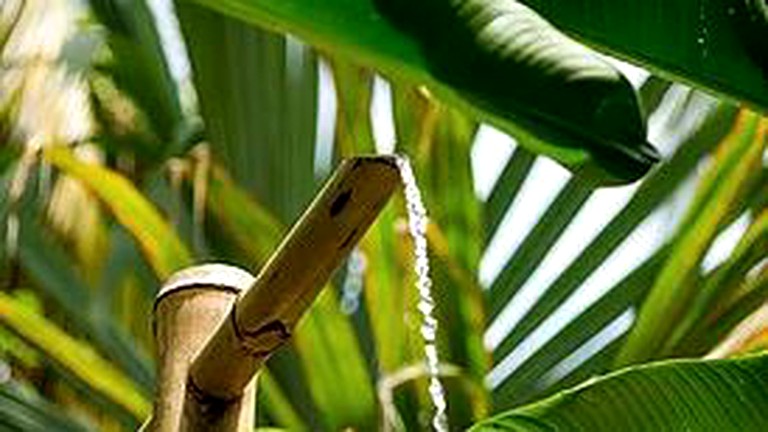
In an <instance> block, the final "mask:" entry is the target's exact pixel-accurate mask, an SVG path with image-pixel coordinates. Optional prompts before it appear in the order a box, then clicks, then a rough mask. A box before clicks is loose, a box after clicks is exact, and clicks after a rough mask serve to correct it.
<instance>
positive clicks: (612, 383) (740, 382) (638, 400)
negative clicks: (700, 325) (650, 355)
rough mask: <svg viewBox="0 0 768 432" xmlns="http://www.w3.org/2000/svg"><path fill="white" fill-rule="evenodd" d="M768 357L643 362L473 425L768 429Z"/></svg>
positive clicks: (532, 428)
mask: <svg viewBox="0 0 768 432" xmlns="http://www.w3.org/2000/svg"><path fill="white" fill-rule="evenodd" d="M766 371H768V356H767V355H765V354H763V355H760V356H755V357H749V358H743V359H738V360H715V361H705V360H677V361H666V362H661V363H655V364H648V365H643V366H637V367H632V368H628V369H625V370H621V371H618V372H616V373H612V374H609V375H607V376H604V377H601V378H597V379H594V380H591V381H588V382H585V383H583V384H581V385H579V386H577V387H575V388H573V389H569V390H566V391H563V392H561V393H558V394H557V395H555V396H552V397H550V398H547V399H545V400H543V401H540V402H535V403H533V404H531V405H526V406H524V407H521V408H518V409H515V410H512V411H508V412H506V413H503V414H500V415H498V416H496V417H493V418H491V419H488V420H485V421H482V422H480V423H478V424H477V425H475V426H474V427H472V429H470V430H471V431H552V430H589V431H596V432H599V431H619V430H628V431H629V430H631V431H658V430H686V431H710V430H717V431H747V430H753V431H758V430H765V429H766V428H768V417H766V416H765V412H766V409H768V373H766Z"/></svg>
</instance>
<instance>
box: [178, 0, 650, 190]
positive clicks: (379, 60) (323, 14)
mask: <svg viewBox="0 0 768 432" xmlns="http://www.w3.org/2000/svg"><path fill="white" fill-rule="evenodd" d="M180 3H181V4H184V5H187V4H190V2H188V1H186V2H180ZM195 3H197V4H201V5H204V6H206V7H208V8H211V9H213V10H216V11H219V12H222V13H224V14H226V15H229V16H231V17H233V18H236V19H239V20H243V21H246V22H248V23H251V24H255V25H258V26H262V27H266V28H268V29H271V30H277V31H283V32H290V33H292V34H294V35H296V36H298V37H300V38H302V39H303V40H305V41H306V42H308V43H311V44H313V45H315V46H318V47H320V48H322V49H324V50H328V51H331V52H334V53H338V54H343V55H345V56H347V57H348V58H354V59H355V61H357V62H359V63H363V64H366V65H371V66H374V67H376V68H377V69H379V70H381V71H383V72H384V73H386V74H387V75H389V76H391V77H393V78H397V79H405V80H406V81H409V82H410V83H413V84H426V85H427V86H428V87H430V89H432V90H433V91H434V92H435V93H436V94H437V95H438V96H439V97H441V98H442V99H445V100H447V101H449V102H451V103H453V104H455V105H457V106H459V107H461V108H463V109H464V110H466V112H468V113H471V114H474V115H475V116H476V117H477V118H478V119H480V120H483V121H487V122H490V123H492V124H494V125H495V126H497V127H499V128H500V129H502V130H505V131H507V132H511V133H513V134H515V135H518V136H521V137H526V139H524V140H523V141H522V142H523V143H524V145H528V146H530V147H531V149H532V150H534V151H535V152H537V153H544V154H546V155H548V156H550V157H553V158H554V159H556V160H557V161H559V162H560V163H562V164H564V165H565V166H568V167H569V168H571V169H573V170H575V171H578V172H581V173H582V174H584V175H585V176H588V177H590V178H594V179H595V180H597V181H598V182H600V183H626V182H630V181H634V180H636V179H637V178H639V177H641V176H642V175H644V174H645V173H646V172H647V171H648V169H649V168H650V167H651V166H652V165H653V164H654V163H655V162H656V160H657V159H658V155H657V154H656V152H655V150H654V149H653V148H652V147H651V146H650V145H649V144H648V143H647V142H646V140H645V124H644V120H643V119H642V115H641V112H640V108H639V106H638V101H637V97H636V95H635V93H634V91H633V90H632V87H631V86H630V84H629V82H628V81H627V80H626V78H624V77H623V76H622V75H621V74H620V73H619V72H618V71H617V70H616V69H614V68H613V67H612V66H610V65H609V64H608V63H606V62H605V61H604V60H602V59H601V58H599V57H598V56H597V55H596V54H594V53H593V52H591V51H590V50H589V49H588V48H585V47H583V46H582V45H580V44H578V43H576V42H574V41H573V40H571V39H569V38H568V37H566V36H564V35H563V34H561V33H560V32H558V31H557V30H556V29H555V28H554V27H552V26H551V25H550V24H549V23H547V22H546V21H545V20H544V19H542V18H541V17H540V16H538V15H537V14H536V13H535V12H534V11H533V10H531V9H529V8H527V7H526V6H524V5H523V4H521V3H518V2H513V1H504V2H497V3H492V2H489V1H486V0H476V1H472V0H470V1H466V2H458V3H461V4H460V5H456V6H455V8H454V6H452V5H455V4H456V3H457V2H440V1H424V2H419V3H413V4H411V3H409V2H402V1H398V0H392V1H386V0H381V1H374V0H366V1H355V0H335V1H333V2H322V3H319V2H313V1H309V0H290V1H285V0H283V1H254V0H235V1H226V2H219V1H209V0H198V1H196V2H195ZM496 16H499V17H500V19H498V20H494V19H493V18H494V17H496ZM342 24H343V25H342ZM518 31H519V33H518ZM446 47H447V49H446Z"/></svg>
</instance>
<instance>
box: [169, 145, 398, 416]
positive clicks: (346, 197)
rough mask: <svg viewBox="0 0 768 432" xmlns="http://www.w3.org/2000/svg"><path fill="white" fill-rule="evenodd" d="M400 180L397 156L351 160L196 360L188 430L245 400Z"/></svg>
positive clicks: (192, 370) (186, 412)
mask: <svg viewBox="0 0 768 432" xmlns="http://www.w3.org/2000/svg"><path fill="white" fill-rule="evenodd" d="M398 184H399V172H398V168H397V165H396V163H395V159H394V157H391V156H380V157H363V158H354V159H350V160H346V161H344V162H343V163H342V164H341V165H340V166H339V168H338V169H337V170H336V172H335V173H334V175H333V176H332V178H331V179H330V180H329V181H328V183H326V185H325V186H324V187H323V189H322V190H321V191H320V193H319V194H318V195H317V197H316V198H315V200H314V201H313V202H312V204H311V205H310V207H309V208H308V209H307V210H306V212H305V213H304V214H303V215H302V217H301V218H300V219H299V221H298V222H297V223H296V224H295V225H294V226H293V228H292V229H291V231H290V232H289V233H288V235H287V236H286V238H285V239H284V241H283V243H282V244H281V245H280V246H279V247H278V249H277V251H276V252H275V253H274V254H273V255H272V257H271V258H270V259H269V260H268V262H267V263H266V264H265V265H264V267H263V268H262V270H261V272H260V273H259V275H258V277H257V278H256V281H255V282H254V283H253V285H252V286H251V288H250V289H249V290H248V291H247V292H246V293H245V294H244V295H243V296H242V297H241V298H240V299H239V300H238V301H237V303H236V304H235V306H234V307H233V308H232V310H231V312H230V315H229V318H228V319H227V320H226V321H224V322H223V323H222V325H221V327H219V329H218V331H217V332H216V334H215V336H214V337H213V338H212V339H211V340H210V341H209V342H208V343H207V344H206V346H205V348H204V349H203V350H202V352H201V353H200V354H199V355H198V356H197V358H196V359H195V360H194V361H193V364H192V366H191V368H190V371H189V380H188V385H187V393H188V395H187V398H186V406H185V408H184V421H185V423H184V424H183V427H182V428H183V429H184V428H186V429H185V430H204V429H205V430H207V429H208V426H207V423H206V422H207V421H209V419H208V418H206V413H210V412H211V411H212V410H213V409H212V407H215V406H217V404H222V403H226V401H230V400H237V398H238V397H240V395H241V394H242V392H243V389H244V388H245V387H246V385H247V384H248V383H249V382H250V381H251V379H252V377H253V376H254V373H255V372H256V371H257V370H258V369H259V367H260V366H261V365H262V364H263V362H264V361H265V360H266V358H267V357H268V356H269V355H270V354H272V353H273V352H274V351H275V350H276V349H277V348H278V347H279V346H281V345H282V344H284V343H285V342H286V341H287V340H288V339H289V338H290V336H291V332H292V331H293V328H294V326H295V324H296V322H297V321H298V320H299V318H300V317H301V316H302V314H303V313H304V312H305V311H306V310H307V308H308V307H309V305H310V304H311V303H312V301H313V299H314V298H315V296H316V295H317V293H318V292H319V290H320V289H321V287H322V286H323V285H325V284H326V282H327V280H328V278H329V277H330V276H331V273H332V272H333V270H334V269H335V268H336V267H337V266H338V265H339V263H340V262H341V261H342V259H343V258H344V257H345V256H346V255H347V254H348V253H349V252H350V250H351V249H352V247H353V246H354V245H355V243H357V242H358V240H359V239H360V237H362V235H363V234H364V233H365V231H366V230H367V229H368V227H369V226H370V225H371V223H373V221H374V219H375V218H376V216H377V215H378V213H379V212H380V211H381V210H382V209H383V207H384V205H385V204H386V203H387V201H388V200H389V197H390V196H391V195H392V193H393V191H394V190H395V188H396V186H397V185H398Z"/></svg>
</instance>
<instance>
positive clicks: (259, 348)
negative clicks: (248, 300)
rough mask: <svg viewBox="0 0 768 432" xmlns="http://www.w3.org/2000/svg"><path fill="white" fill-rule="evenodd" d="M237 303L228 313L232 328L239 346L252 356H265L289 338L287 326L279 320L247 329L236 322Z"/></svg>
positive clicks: (289, 332) (289, 333)
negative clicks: (254, 328)
mask: <svg viewBox="0 0 768 432" xmlns="http://www.w3.org/2000/svg"><path fill="white" fill-rule="evenodd" d="M236 307H237V304H235V305H233V307H232V310H231V311H230V313H229V319H230V321H231V322H232V330H233V332H234V334H235V337H236V338H237V341H238V343H239V345H240V347H241V348H242V349H243V351H245V352H246V353H248V355H249V356H251V357H254V358H262V357H267V356H268V355H270V354H272V353H273V352H274V351H275V350H276V349H278V348H280V346H281V345H283V344H285V343H286V342H288V340H289V339H290V338H291V331H290V330H289V328H288V326H286V325H285V323H283V322H282V321H280V320H273V321H270V322H268V323H266V324H264V325H262V326H261V327H259V328H257V329H256V330H247V329H243V328H241V327H240V324H239V323H238V322H237V311H236Z"/></svg>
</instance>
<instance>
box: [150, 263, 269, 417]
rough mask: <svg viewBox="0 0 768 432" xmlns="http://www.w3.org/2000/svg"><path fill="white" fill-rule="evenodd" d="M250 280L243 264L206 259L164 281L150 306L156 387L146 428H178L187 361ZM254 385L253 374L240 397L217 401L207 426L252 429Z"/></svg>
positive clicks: (187, 368) (184, 390)
mask: <svg viewBox="0 0 768 432" xmlns="http://www.w3.org/2000/svg"><path fill="white" fill-rule="evenodd" d="M254 280H255V279H254V277H253V276H252V275H251V274H250V273H248V272H246V271H245V270H240V269H238V268H235V267H231V266H227V265H222V264H207V265H200V266H196V267H191V268H188V269H185V270H182V271H180V272H177V273H175V274H174V275H173V276H171V278H170V279H169V280H168V281H167V282H166V283H165V285H163V287H162V288H161V290H160V292H159V293H158V295H157V297H156V299H155V308H154V333H155V340H156V345H157V354H158V377H157V379H158V387H157V391H156V394H155V401H154V413H153V418H152V419H151V420H150V422H149V423H148V424H147V426H146V428H144V429H147V430H151V431H173V432H175V431H178V430H182V429H181V419H182V408H183V406H184V397H185V394H186V382H187V377H188V371H189V365H190V363H191V362H192V359H193V358H194V356H195V355H197V353H198V352H199V351H200V349H201V348H202V347H203V344H204V343H205V342H206V341H207V340H208V339H210V337H211V335H212V334H213V333H214V331H215V330H216V328H217V327H218V326H219V325H220V324H221V322H222V320H223V319H225V318H226V317H227V316H228V314H229V311H230V309H231V308H232V305H233V304H234V302H235V299H236V298H237V296H238V293H239V292H241V291H244V290H246V289H247V288H248V287H250V286H251V285H252V284H253V281H254ZM255 389H256V387H255V380H253V381H252V382H251V383H249V384H248V386H247V388H246V389H245V390H244V391H243V392H242V393H241V394H242V397H239V398H237V399H234V400H230V401H228V403H227V404H226V405H224V406H219V407H218V408H219V412H217V413H216V415H215V418H216V421H215V422H213V423H212V426H213V427H212V428H211V429H210V430H226V431H232V432H234V431H246V430H248V431H250V430H252V429H253V420H254V419H253V412H254V411H253V406H254V402H255ZM241 407H248V408H247V409H241Z"/></svg>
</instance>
